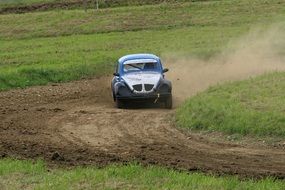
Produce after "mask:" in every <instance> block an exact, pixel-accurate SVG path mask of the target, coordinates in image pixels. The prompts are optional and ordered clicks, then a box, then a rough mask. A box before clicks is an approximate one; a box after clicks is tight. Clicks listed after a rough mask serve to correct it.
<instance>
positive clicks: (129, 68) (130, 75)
mask: <svg viewBox="0 0 285 190" xmlns="http://www.w3.org/2000/svg"><path fill="white" fill-rule="evenodd" d="M167 71H168V69H166V68H165V69H163V67H162V64H161V60H160V58H159V57H157V56H155V55H152V54H132V55H126V56H124V57H121V58H120V59H119V60H118V63H117V66H116V71H115V73H114V78H113V80H112V84H111V88H112V94H113V98H114V101H115V102H116V105H117V107H118V108H123V107H124V105H125V103H127V102H130V101H136V102H153V103H161V102H162V103H164V105H165V107H166V108H168V109H171V108H172V92H171V91H172V85H171V82H170V81H168V80H166V79H165V77H164V73H165V72H167Z"/></svg>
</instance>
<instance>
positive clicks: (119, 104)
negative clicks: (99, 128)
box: [116, 99, 124, 109]
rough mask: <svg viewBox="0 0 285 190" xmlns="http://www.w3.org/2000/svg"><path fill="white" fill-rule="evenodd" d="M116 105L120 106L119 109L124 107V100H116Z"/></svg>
mask: <svg viewBox="0 0 285 190" xmlns="http://www.w3.org/2000/svg"><path fill="white" fill-rule="evenodd" d="M116 106H117V108H119V109H122V108H124V104H123V102H122V100H118V99H117V100H116Z"/></svg>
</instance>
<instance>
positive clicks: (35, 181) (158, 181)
mask: <svg viewBox="0 0 285 190" xmlns="http://www.w3.org/2000/svg"><path fill="white" fill-rule="evenodd" d="M0 185H1V187H2V188H3V189H179V190H180V189H203V190H204V189H209V190H210V189H211V190H213V189H219V190H220V189H231V190H232V189H239V190H243V189H252V190H253V189H258V190H265V189H274V190H279V189H280V190H281V189H284V188H285V182H284V181H280V180H274V179H272V178H267V179H263V180H259V181H254V180H244V181H240V180H238V179H237V178H236V177H214V176H210V175H209V176H206V175H204V174H200V173H191V174H188V173H185V172H177V171H174V170H169V169H165V168H161V167H157V166H149V167H147V168H146V167H142V166H140V165H138V164H129V165H125V166H122V165H119V166H116V165H111V166H108V167H106V168H102V169H97V168H90V167H89V168H80V167H79V168H75V169H72V170H70V169H52V170H48V169H47V168H46V166H45V164H44V163H43V162H42V161H37V162H35V163H32V162H30V161H16V160H11V159H2V160H0Z"/></svg>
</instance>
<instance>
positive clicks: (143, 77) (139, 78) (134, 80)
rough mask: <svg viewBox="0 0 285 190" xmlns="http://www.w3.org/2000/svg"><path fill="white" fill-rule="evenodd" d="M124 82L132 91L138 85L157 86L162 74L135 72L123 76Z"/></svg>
mask: <svg viewBox="0 0 285 190" xmlns="http://www.w3.org/2000/svg"><path fill="white" fill-rule="evenodd" d="M122 78H123V80H124V81H125V82H126V83H127V85H128V86H129V87H130V88H131V89H132V88H133V87H132V86H133V85H136V84H153V85H154V86H157V84H158V82H159V80H160V78H161V74H160V73H157V72H134V73H128V74H125V75H123V76H122Z"/></svg>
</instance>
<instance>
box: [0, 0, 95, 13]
mask: <svg viewBox="0 0 285 190" xmlns="http://www.w3.org/2000/svg"><path fill="white" fill-rule="evenodd" d="M89 3H90V2H89ZM76 7H83V1H82V0H75V1H54V2H48V3H35V4H31V5H19V6H11V7H4V8H2V9H0V14H7V13H28V12H35V11H47V10H52V9H72V8H76Z"/></svg>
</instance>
